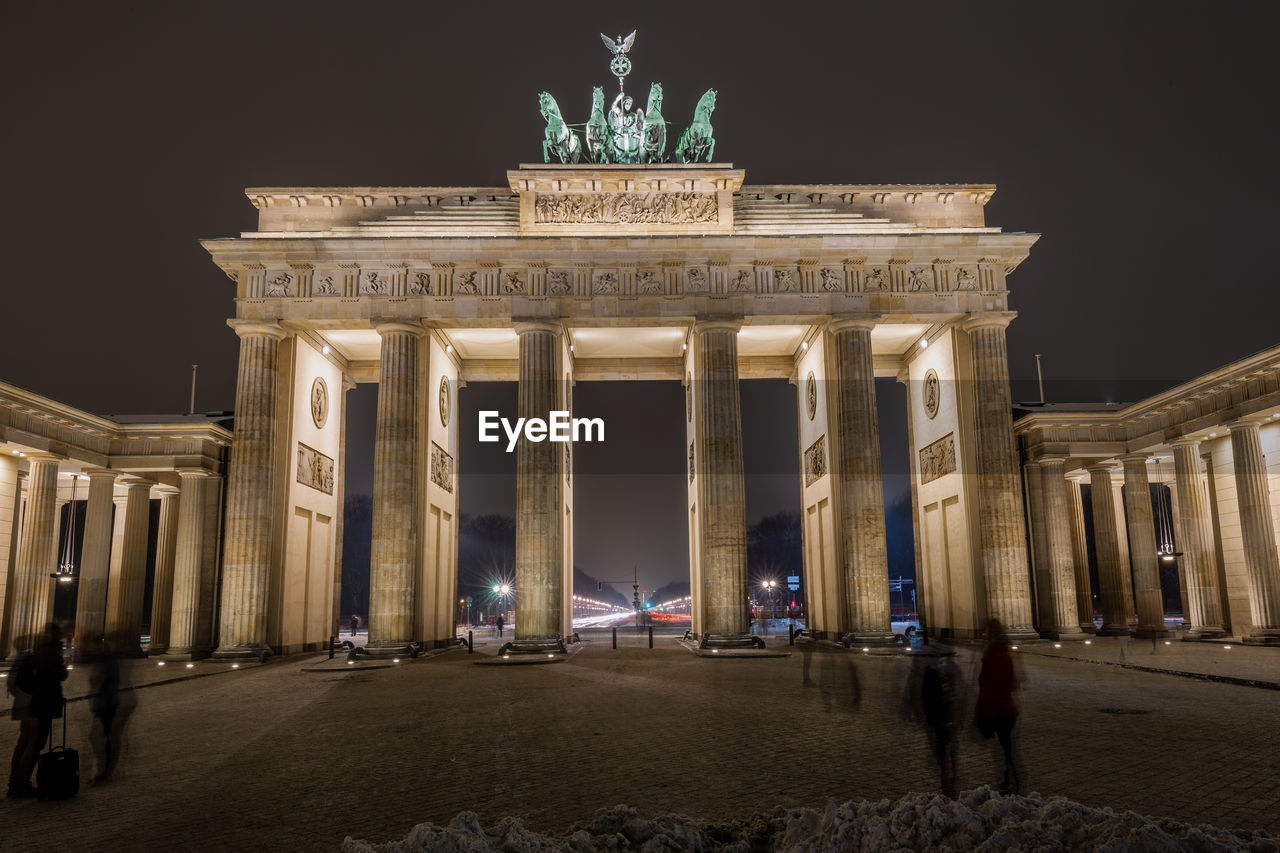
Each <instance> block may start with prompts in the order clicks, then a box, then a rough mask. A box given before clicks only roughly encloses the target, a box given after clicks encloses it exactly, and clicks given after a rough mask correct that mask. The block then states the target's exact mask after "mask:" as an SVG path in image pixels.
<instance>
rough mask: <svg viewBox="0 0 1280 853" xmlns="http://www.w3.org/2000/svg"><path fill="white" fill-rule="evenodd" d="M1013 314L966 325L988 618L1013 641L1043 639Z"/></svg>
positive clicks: (979, 318) (974, 320) (983, 317)
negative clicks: (1011, 341)
mask: <svg viewBox="0 0 1280 853" xmlns="http://www.w3.org/2000/svg"><path fill="white" fill-rule="evenodd" d="M1012 319H1013V315H1012V314H981V315H976V316H974V317H972V318H971V319H969V320H968V321H966V322H965V324H964V329H965V331H967V332H968V333H969V346H970V359H971V361H972V367H973V387H974V394H973V396H974V400H973V406H974V443H975V448H976V451H977V454H976V456H977V460H976V461H977V469H978V470H977V483H978V530H979V535H980V542H981V544H982V572H983V575H984V578H985V580H986V593H987V608H986V609H987V616H988V617H989V618H993V619H999V620H1000V622H1001V623H1002V624H1003V625H1004V629H1005V633H1006V634H1007V635H1008V636H1009V638H1010V639H1013V640H1033V639H1036V638H1037V637H1038V634H1037V633H1036V631H1035V629H1034V628H1033V627H1032V624H1031V585H1030V583H1029V580H1028V573H1027V551H1026V543H1027V538H1026V531H1025V528H1024V525H1023V519H1022V495H1021V494H1020V493H1021V486H1020V479H1021V478H1020V477H1019V472H1018V455H1017V449H1016V447H1015V445H1014V440H1013V414H1012V413H1013V400H1012V397H1011V396H1010V393H1009V357H1008V353H1007V351H1006V348H1005V334H1004V330H1005V327H1006V326H1007V325H1008V324H1009V321H1010V320H1012Z"/></svg>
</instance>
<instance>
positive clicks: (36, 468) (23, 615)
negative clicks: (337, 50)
mask: <svg viewBox="0 0 1280 853" xmlns="http://www.w3.org/2000/svg"><path fill="white" fill-rule="evenodd" d="M27 459H28V461H29V462H30V465H31V468H30V472H29V474H28V477H27V509H26V515H25V516H24V517H23V519H22V541H21V543H20V544H19V546H18V564H17V567H16V569H17V571H15V572H14V590H13V593H14V596H13V610H12V611H11V613H12V626H13V627H12V629H11V631H10V634H9V637H10V639H11V641H12V642H13V648H14V651H16V652H19V653H21V652H22V651H23V650H25V649H30V648H33V647H34V645H35V641H36V639H37V638H38V637H39V634H40V632H41V631H43V630H44V626H45V624H46V623H47V622H48V618H47V616H46V615H45V614H44V612H43V608H44V606H45V602H46V601H47V600H48V599H47V596H48V595H49V593H48V591H47V590H48V587H49V586H50V585H52V584H53V583H54V580H53V579H52V578H51V577H49V576H50V575H51V574H53V572H54V569H55V568H56V562H57V556H56V550H57V547H58V460H57V458H55V457H53V456H49V455H47V454H34V453H33V454H28V455H27Z"/></svg>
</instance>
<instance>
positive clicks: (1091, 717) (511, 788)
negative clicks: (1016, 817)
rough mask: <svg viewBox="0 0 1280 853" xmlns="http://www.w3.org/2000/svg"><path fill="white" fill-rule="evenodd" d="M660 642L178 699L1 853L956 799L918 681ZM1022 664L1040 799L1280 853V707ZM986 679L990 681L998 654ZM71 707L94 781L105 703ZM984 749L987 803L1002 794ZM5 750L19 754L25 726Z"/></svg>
mask: <svg viewBox="0 0 1280 853" xmlns="http://www.w3.org/2000/svg"><path fill="white" fill-rule="evenodd" d="M655 643H656V646H657V647H656V648H654V649H653V650H650V649H648V648H646V647H644V646H640V645H636V644H630V643H629V644H627V645H624V646H623V647H621V648H619V649H618V650H617V651H613V650H611V649H610V648H609V642H608V640H607V639H606V640H603V641H602V640H595V641H592V642H590V643H587V644H585V647H584V648H582V649H581V651H579V652H578V653H576V654H573V655H571V656H570V658H569V659H568V660H567V661H566V662H564V663H558V664H553V665H546V666H522V667H493V666H489V667H482V666H474V665H472V664H473V661H474V660H475V659H476V657H477V656H479V654H480V652H481V650H480V649H479V648H477V656H470V657H469V656H468V655H466V654H465V653H463V652H460V651H452V652H448V653H446V654H443V655H440V656H436V657H432V658H429V659H424V660H418V661H412V662H406V663H404V664H403V665H401V666H398V667H392V668H387V669H378V670H363V671H361V670H360V669H359V668H358V667H353V668H352V670H351V671H342V670H339V671H336V672H332V671H331V672H302V671H301V666H302V664H303V661H302V660H300V659H294V660H287V661H282V662H278V663H273V664H268V665H266V666H261V667H254V668H249V669H243V670H240V671H238V672H234V673H226V674H221V675H218V676H216V677H212V678H196V679H191V680H184V681H177V682H173V683H170V684H164V685H157V686H153V687H150V688H148V689H146V690H142V691H139V692H138V694H137V697H138V709H137V711H136V713H135V714H134V717H133V719H132V720H131V721H130V723H129V732H128V741H127V745H126V751H125V753H124V756H123V758H122V760H121V765H120V768H119V777H118V779H117V780H116V781H115V782H113V783H112V784H111V785H109V786H105V787H88V786H87V784H86V785H85V787H83V788H82V790H81V793H80V795H79V796H78V797H76V798H75V799H74V800H71V801H65V802H51V803H40V802H34V801H14V800H4V801H0V849H3V850H6V851H8V850H13V851H38V850H53V849H57V850H117V849H170V848H177V849H184V850H214V849H219V850H221V849H235V850H238V851H243V850H259V849H261V850H280V849H284V850H334V849H336V848H337V846H338V845H339V844H340V843H341V841H342V839H343V837H344V836H346V835H351V836H354V837H357V838H361V837H363V838H367V839H370V840H376V841H384V840H390V839H397V838H400V837H402V836H403V835H404V834H405V832H406V831H407V830H408V829H409V828H410V827H411V826H413V825H414V824H415V823H419V822H422V821H433V822H435V823H445V822H447V821H448V820H449V819H450V818H451V817H453V815H455V814H456V813H457V812H459V811H463V810H472V811H476V812H478V813H479V814H480V815H481V817H482V819H484V820H486V821H491V820H494V819H496V818H498V817H500V816H502V815H508V814H511V815H518V816H522V817H524V818H526V819H527V821H528V822H529V824H530V825H531V826H532V827H533V828H535V829H538V830H541V831H545V832H559V831H564V830H566V829H568V828H569V827H570V826H571V825H572V824H574V823H575V822H578V821H583V820H585V819H587V818H588V817H589V816H590V815H591V814H592V812H593V811H594V810H595V809H597V808H601V807H607V806H611V805H615V804H619V803H626V804H630V805H632V806H635V807H637V808H639V809H640V810H641V811H642V812H644V813H646V814H656V813H670V812H675V813H682V814H686V815H691V816H694V817H700V818H709V819H734V818H742V817H745V816H747V815H749V814H751V813H752V812H754V811H757V810H765V809H769V808H771V807H773V806H775V805H809V806H820V805H822V804H823V803H825V802H826V801H827V800H828V799H837V800H840V801H843V800H847V799H850V798H859V799H861V798H869V799H879V798H885V797H897V796H899V795H901V794H902V793H904V792H907V791H917V790H926V791H927V790H937V788H938V780H937V778H936V776H935V773H934V769H933V765H932V761H931V759H930V757H929V755H928V753H927V748H926V744H925V738H924V735H923V732H922V731H921V730H920V729H919V728H918V727H916V725H915V724H912V723H907V722H903V721H902V720H901V718H900V717H899V710H900V704H901V698H902V693H903V685H904V682H905V679H906V676H907V673H908V668H909V667H910V665H911V663H910V660H909V659H907V658H903V657H884V656H880V657H872V656H862V655H859V654H849V653H846V652H827V653H824V652H822V651H819V652H817V653H815V654H813V656H812V658H811V660H810V675H811V678H812V681H813V682H815V686H804V684H803V674H804V663H805V656H804V655H803V654H801V653H800V652H799V650H797V651H796V653H795V654H793V655H792V656H791V657H786V658H771V659H761V660H706V659H701V658H697V657H694V656H693V655H691V654H689V653H688V652H687V651H685V650H684V649H683V648H681V647H680V646H678V645H677V644H676V643H675V642H674V640H673V639H672V638H670V637H663V638H661V639H660V640H656V641H655ZM781 644H782V645H785V640H783V641H782V643H781ZM1019 659H1020V661H1021V662H1022V665H1023V666H1024V668H1025V671H1026V677H1027V682H1026V687H1025V690H1024V694H1023V700H1024V713H1023V721H1022V723H1021V730H1020V735H1021V742H1022V756H1023V764H1024V765H1025V776H1026V788H1027V789H1028V790H1031V791H1039V792H1041V793H1044V794H1063V795H1065V796H1068V797H1071V798H1073V799H1076V800H1079V801H1081V802H1084V803H1087V804H1090V805H1095V806H1112V807H1115V808H1128V809H1133V810H1136V811H1139V812H1142V813H1144V814H1148V815H1156V816H1167V817H1172V818H1175V819H1178V820H1182V821H1187V822H1193V823H1214V824H1216V825H1219V826H1225V827H1243V828H1251V829H1253V828H1264V829H1267V830H1268V831H1270V832H1271V833H1272V834H1274V835H1280V765H1278V764H1277V762H1276V761H1275V755H1276V754H1278V753H1280V744H1278V743H1277V740H1278V739H1280V702H1277V697H1276V693H1275V691H1272V690H1265V689H1258V688H1250V687H1243V686H1237V685H1233V684H1220V683H1209V682H1201V681H1195V680H1189V679H1185V678H1177V677H1172V676H1169V675H1164V674H1156V673H1147V672H1141V671H1135V670H1131V669H1121V668H1118V667H1110V666H1098V665H1096V664H1090V663H1084V662H1078V661H1070V660H1063V659H1054V658H1052V657H1047V656H1042V655H1037V654H1032V655H1021V656H1020V658H1019ZM960 666H961V670H962V671H963V672H965V673H966V674H968V675H969V676H970V677H972V674H973V672H974V671H975V669H976V657H975V656H974V654H973V652H971V651H968V650H963V651H962V652H961V659H960ZM851 675H856V687H855V681H853V680H851V678H850V676H851ZM855 695H856V697H857V701H856V703H855V701H854V697H855ZM969 698H970V703H971V700H972V698H973V694H972V693H971V694H970V697H969ZM70 707H71V710H70V723H71V734H70V740H71V742H72V745H73V746H76V747H78V748H80V749H81V750H82V753H81V758H82V779H84V780H86V781H87V779H88V778H89V777H90V776H91V775H92V773H93V758H92V756H91V750H90V747H89V740H88V726H89V716H88V715H89V711H88V703H87V702H76V703H72V705H71V706H70ZM971 729H972V727H971V726H966V727H965V734H964V735H963V736H962V739H961V777H962V778H961V783H962V787H966V788H968V787H973V786H976V785H979V784H983V783H987V782H995V781H998V774H999V770H998V761H997V756H996V755H995V754H993V748H994V747H993V745H992V744H991V743H990V742H987V741H982V740H980V739H977V738H976V737H974V736H972V735H971V734H969V732H970V731H971ZM0 732H3V733H4V734H3V735H0V748H2V749H9V748H10V747H11V745H12V743H13V742H14V739H15V738H16V736H17V726H16V724H15V723H13V722H11V721H9V720H0Z"/></svg>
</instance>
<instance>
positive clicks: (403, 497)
mask: <svg viewBox="0 0 1280 853" xmlns="http://www.w3.org/2000/svg"><path fill="white" fill-rule="evenodd" d="M377 330H378V334H379V335H381V337H382V354H381V356H380V358H379V367H378V424H377V429H376V432H375V434H374V435H375V437H374V445H373V551H372V554H371V557H370V564H369V643H368V645H367V646H366V647H365V648H366V650H367V651H368V652H369V653H370V654H374V655H387V656H390V655H395V654H400V653H402V652H403V651H404V649H405V647H406V646H407V645H409V644H410V643H412V642H413V641H414V639H415V638H414V635H413V629H414V618H413V614H414V609H413V601H414V580H415V578H416V576H417V568H418V542H419V539H418V537H419V534H420V523H421V520H420V519H419V517H418V457H419V456H420V448H419V445H418V410H419V409H420V408H421V407H420V405H419V402H418V383H419V377H418V362H419V359H420V352H421V349H422V346H421V344H422V338H423V337H424V336H425V335H426V331H425V330H424V329H423V328H422V327H421V326H414V325H409V324H407V323H380V324H379V325H378V326H377Z"/></svg>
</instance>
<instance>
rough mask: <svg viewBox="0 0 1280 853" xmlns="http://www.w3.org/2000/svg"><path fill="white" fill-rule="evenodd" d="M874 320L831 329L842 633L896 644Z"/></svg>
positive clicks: (843, 322)
mask: <svg viewBox="0 0 1280 853" xmlns="http://www.w3.org/2000/svg"><path fill="white" fill-rule="evenodd" d="M873 328H875V322H874V321H873V320H836V321H835V322H833V323H832V324H831V326H830V327H829V328H828V331H829V332H830V338H829V340H830V341H831V358H830V360H829V362H828V363H829V364H830V365H831V366H832V368H833V370H832V373H833V378H834V382H831V383H828V385H829V387H830V388H831V390H832V392H833V393H832V400H831V402H832V403H833V404H834V408H835V413H834V414H835V421H834V423H833V425H832V429H833V431H834V432H835V435H836V441H835V442H833V443H832V450H833V457H832V460H831V471H832V474H833V476H834V479H833V480H832V485H833V486H835V487H836V488H837V489H838V490H839V495H840V498H839V501H840V502H839V508H840V522H841V523H840V529H841V533H842V535H843V542H842V546H843V547H842V549H841V551H842V556H841V558H842V560H843V566H842V567H841V568H842V579H843V581H844V583H843V594H844V600H843V601H842V602H841V607H840V614H841V621H842V623H843V624H842V625H840V633H842V634H852V635H853V637H854V639H856V640H857V641H858V642H861V643H877V642H879V643H888V642H892V641H893V628H892V626H891V624H890V618H891V617H890V613H889V562H888V559H889V558H888V552H887V549H886V544H885V527H884V494H883V491H882V489H883V487H882V485H881V482H880V425H879V420H878V418H877V416H876V376H875V368H874V365H873V364H872V359H871V330H872V329H873Z"/></svg>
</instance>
